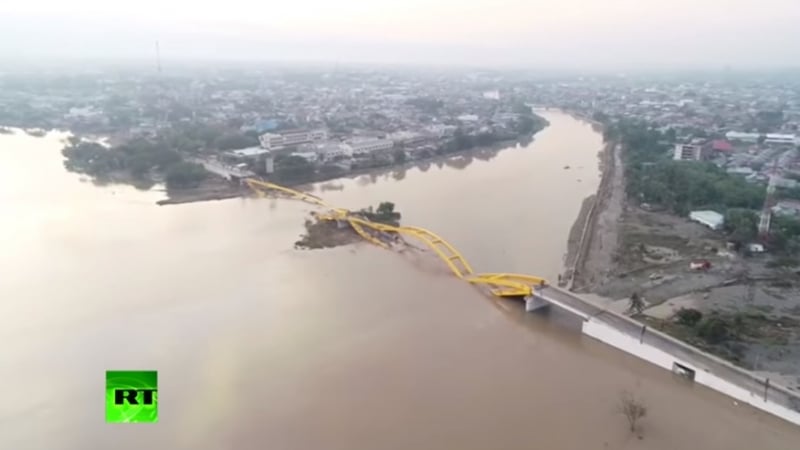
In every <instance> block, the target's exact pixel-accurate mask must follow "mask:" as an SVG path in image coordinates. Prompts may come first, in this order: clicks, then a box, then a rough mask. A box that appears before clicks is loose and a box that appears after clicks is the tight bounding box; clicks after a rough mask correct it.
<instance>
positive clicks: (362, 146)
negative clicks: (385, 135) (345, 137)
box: [348, 138, 394, 155]
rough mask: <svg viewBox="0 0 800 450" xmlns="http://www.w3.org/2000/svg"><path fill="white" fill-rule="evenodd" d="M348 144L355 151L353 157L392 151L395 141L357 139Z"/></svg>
mask: <svg viewBox="0 0 800 450" xmlns="http://www.w3.org/2000/svg"><path fill="white" fill-rule="evenodd" d="M348 144H349V145H350V147H351V148H352V149H353V155H366V154H369V153H373V152H380V151H386V150H390V149H391V148H392V147H394V141H390V140H389V139H377V138H355V139H351V140H350V141H348Z"/></svg>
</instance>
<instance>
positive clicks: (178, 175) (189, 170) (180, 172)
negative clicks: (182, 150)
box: [166, 161, 208, 189]
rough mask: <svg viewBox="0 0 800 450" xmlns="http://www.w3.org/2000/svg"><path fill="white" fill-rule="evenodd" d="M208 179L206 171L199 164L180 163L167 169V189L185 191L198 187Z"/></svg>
mask: <svg viewBox="0 0 800 450" xmlns="http://www.w3.org/2000/svg"><path fill="white" fill-rule="evenodd" d="M206 177H208V171H206V169H205V167H203V166H201V165H200V164H196V163H192V162H188V161H182V162H179V163H176V164H173V165H171V166H170V167H169V168H168V169H167V176H166V181H167V188H168V189H185V188H192V187H196V186H198V185H199V184H200V183H201V182H202V181H203V180H205V179H206Z"/></svg>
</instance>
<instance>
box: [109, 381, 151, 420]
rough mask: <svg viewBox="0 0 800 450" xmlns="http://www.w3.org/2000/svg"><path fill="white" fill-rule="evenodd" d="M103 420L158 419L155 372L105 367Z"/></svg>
mask: <svg viewBox="0 0 800 450" xmlns="http://www.w3.org/2000/svg"><path fill="white" fill-rule="evenodd" d="M106 422H107V423H155V422H158V372H156V371H155V370H107V371H106Z"/></svg>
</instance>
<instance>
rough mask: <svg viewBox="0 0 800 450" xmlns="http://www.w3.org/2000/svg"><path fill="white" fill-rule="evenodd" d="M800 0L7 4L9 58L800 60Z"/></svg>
mask: <svg viewBox="0 0 800 450" xmlns="http://www.w3.org/2000/svg"><path fill="white" fill-rule="evenodd" d="M798 25H800V1H797V0H762V1H752V0H705V1H690V0H672V1H662V0H654V1H648V2H643V1H634V0H607V1H605V2H594V1H588V0H583V1H582V0H558V1H543V0H494V1H490V0H473V1H469V0H466V1H455V0H441V1H437V2H428V1H423V0H383V1H372V2H369V1H359V0H339V1H336V2H331V1H324V0H295V1H292V2H274V1H267V2H261V3H252V2H247V1H244V0H228V1H226V2H209V1H203V0H198V1H195V2H189V1H187V0H174V1H164V0H162V1H155V0H139V1H137V2H135V3H130V4H127V3H125V2H103V1H99V0H72V1H69V2H62V1H56V0H27V1H25V2H17V1H13V0H12V1H11V2H10V4H3V5H0V68H2V65H13V64H17V63H22V64H24V63H43V62H53V61H81V60H116V61H139V60H141V61H147V60H150V61H152V60H154V59H155V42H156V41H159V42H160V46H161V56H162V59H163V60H164V62H165V64H168V63H169V62H170V61H174V62H186V61H198V60H203V61H231V62H245V61H254V62H277V61H281V62H320V63H324V62H330V63H334V62H342V63H372V64H399V65H407V64H414V65H417V64H420V65H437V66H448V65H458V66H474V67H502V68H541V69H554V70H601V71H607V70H635V69H645V70H661V69H677V70H687V69H722V68H725V67H730V68H735V69H745V70H748V69H781V68H791V67H797V66H798V55H800V26H798Z"/></svg>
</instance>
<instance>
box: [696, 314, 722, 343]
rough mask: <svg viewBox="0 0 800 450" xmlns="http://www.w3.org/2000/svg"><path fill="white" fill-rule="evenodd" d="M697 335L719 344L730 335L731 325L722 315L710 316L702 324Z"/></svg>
mask: <svg viewBox="0 0 800 450" xmlns="http://www.w3.org/2000/svg"><path fill="white" fill-rule="evenodd" d="M697 335H698V336H700V337H701V338H703V339H705V340H706V341H707V342H708V343H710V344H719V343H720V342H722V341H724V340H725V339H727V338H728V337H729V336H730V332H729V325H728V323H727V322H725V320H723V319H722V318H720V317H709V318H708V319H705V320H704V321H703V322H702V323H701V324H700V326H699V327H698V329H697Z"/></svg>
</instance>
